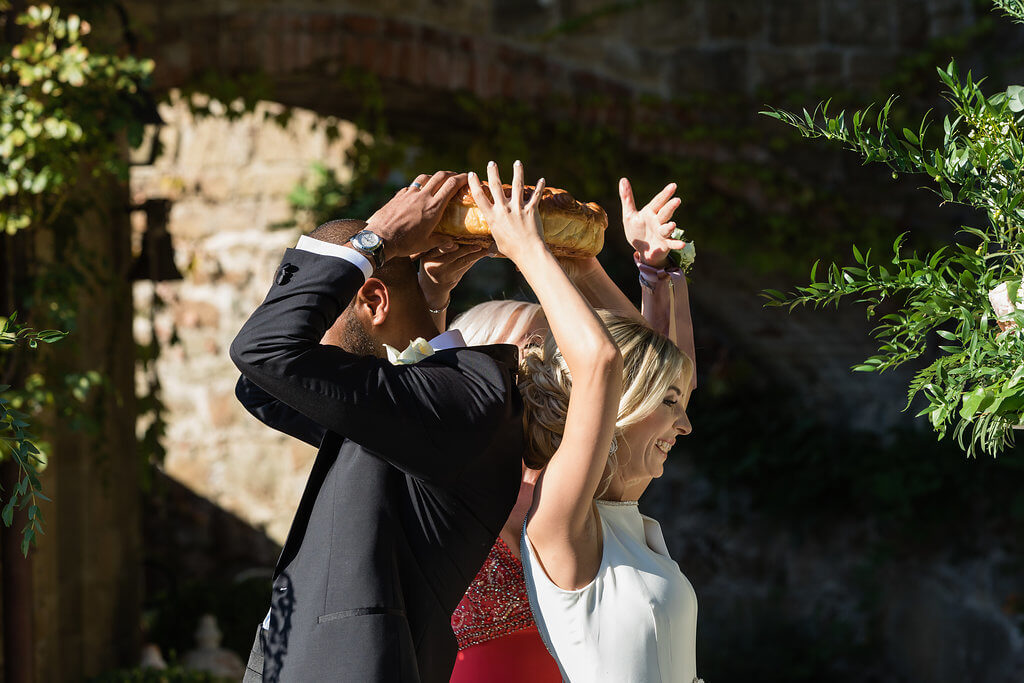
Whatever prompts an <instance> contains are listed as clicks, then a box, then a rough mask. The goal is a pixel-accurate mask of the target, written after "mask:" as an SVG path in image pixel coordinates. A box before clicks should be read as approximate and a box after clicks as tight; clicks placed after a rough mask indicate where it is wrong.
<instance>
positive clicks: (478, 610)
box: [451, 538, 562, 683]
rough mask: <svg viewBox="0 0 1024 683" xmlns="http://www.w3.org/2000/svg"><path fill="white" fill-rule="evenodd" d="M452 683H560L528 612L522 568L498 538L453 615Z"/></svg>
mask: <svg viewBox="0 0 1024 683" xmlns="http://www.w3.org/2000/svg"><path fill="white" fill-rule="evenodd" d="M452 631H454V633H455V638H456V639H457V640H458V641H459V654H458V657H457V658H456V660H455V668H454V669H453V670H452V678H451V683H520V682H521V681H529V682H530V683H549V682H550V683H559V682H560V681H561V680H562V676H561V674H560V673H559V672H558V665H557V664H555V660H554V659H552V658H551V655H550V654H548V651H547V648H546V647H544V643H543V641H541V639H540V635H539V634H538V633H537V626H536V624H534V621H533V614H532V613H531V612H530V601H529V599H528V598H527V597H526V584H525V582H524V580H523V565H522V563H521V562H520V561H519V558H517V557H516V556H515V555H513V554H512V551H511V550H510V549H509V547H508V546H507V545H506V544H505V542H504V541H502V540H501V539H500V538H499V539H498V540H497V542H496V543H495V544H494V547H492V548H491V553H490V554H489V555H488V556H487V560H486V561H485V562H484V565H483V567H481V568H480V571H479V572H478V573H477V575H476V578H474V579H473V583H471V584H469V588H468V589H467V590H466V594H465V595H464V596H463V597H462V601H461V602H460V603H459V606H458V607H457V608H455V612H454V613H453V614H452Z"/></svg>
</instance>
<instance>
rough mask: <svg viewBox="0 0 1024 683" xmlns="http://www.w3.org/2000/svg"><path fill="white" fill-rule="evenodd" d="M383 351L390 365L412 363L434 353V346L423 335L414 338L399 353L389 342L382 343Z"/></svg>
mask: <svg viewBox="0 0 1024 683" xmlns="http://www.w3.org/2000/svg"><path fill="white" fill-rule="evenodd" d="M384 351H386V352H387V354H388V362H389V363H391V364H392V365H412V364H413V363H419V362H420V361H421V360H423V359H424V358H427V357H428V356H433V355H434V348H433V347H432V346H431V345H430V344H429V343H428V342H427V340H426V339H424V338H423V337H417V338H416V339H414V340H413V341H412V343H411V344H409V346H407V347H405V350H404V351H402V352H401V353H399V351H398V349H396V348H395V347H394V346H391V345H389V344H385V345H384Z"/></svg>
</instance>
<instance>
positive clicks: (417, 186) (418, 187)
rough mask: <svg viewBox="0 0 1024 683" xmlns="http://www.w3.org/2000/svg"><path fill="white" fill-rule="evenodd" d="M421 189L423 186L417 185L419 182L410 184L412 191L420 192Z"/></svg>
mask: <svg viewBox="0 0 1024 683" xmlns="http://www.w3.org/2000/svg"><path fill="white" fill-rule="evenodd" d="M421 187H423V186H422V185H420V184H419V183H417V182H416V181H415V180H414V181H412V183H410V184H409V189H410V190H418V189H420V188H421Z"/></svg>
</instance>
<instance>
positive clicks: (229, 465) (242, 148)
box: [131, 100, 355, 543]
mask: <svg viewBox="0 0 1024 683" xmlns="http://www.w3.org/2000/svg"><path fill="white" fill-rule="evenodd" d="M280 109H281V108H280V107H277V106H276V105H271V104H261V105H260V106H259V107H257V109H256V111H255V112H253V113H251V114H247V115H245V116H242V117H241V118H238V119H237V120H234V121H231V120H228V119H227V118H223V117H213V118H205V119H202V120H196V119H195V118H193V116H192V115H191V114H190V113H189V108H188V107H187V106H186V105H185V103H184V102H182V101H180V100H175V103H174V104H171V105H163V106H161V108H160V114H161V116H162V118H163V119H164V121H165V125H164V126H163V127H161V129H160V131H159V139H160V142H161V143H162V146H163V151H162V152H161V153H160V155H159V156H158V157H157V159H156V160H155V161H154V162H153V163H152V164H141V165H137V166H135V167H134V168H133V169H132V174H131V191H132V196H133V200H134V202H135V203H136V204H139V203H141V202H142V201H143V200H145V199H151V198H167V199H170V200H172V201H173V208H172V210H171V213H170V223H169V226H168V229H169V232H170V233H171V236H172V240H173V243H174V251H175V261H176V264H177V267H178V269H179V270H180V272H181V273H182V275H183V276H184V279H183V280H180V281H168V282H161V283H157V284H156V285H155V286H154V285H153V283H151V282H149V281H141V282H138V283H136V285H135V302H136V318H135V332H136V338H137V340H139V341H140V342H142V343H147V342H148V341H149V339H150V335H151V334H152V333H154V332H155V334H156V336H157V339H158V340H159V343H160V347H161V352H160V357H159V360H158V362H157V365H156V367H157V373H158V377H159V382H160V386H161V390H160V394H161V397H162V400H163V402H164V404H165V405H166V407H167V412H166V415H165V419H166V421H167V433H166V437H165V439H164V445H165V447H166V449H167V456H166V460H165V462H164V469H165V471H166V472H167V474H169V475H170V476H171V477H173V478H175V479H177V480H179V481H181V482H183V483H185V484H186V485H188V486H189V487H190V488H192V489H193V490H194V491H196V492H197V493H199V494H201V495H203V496H205V497H207V498H209V499H210V500H212V501H214V502H216V503H217V504H218V505H220V506H221V507H223V508H225V509H226V510H228V511H230V512H233V513H234V514H236V515H238V516H239V517H241V518H242V519H244V520H245V521H246V522H248V523H249V524H252V525H254V526H256V527H259V528H263V529H265V531H266V532H267V534H268V535H269V536H270V537H271V538H272V539H274V540H275V541H277V542H278V543H282V542H283V541H284V538H285V535H286V534H287V531H288V525H289V523H290V521H291V516H292V513H293V512H294V508H295V506H296V505H297V503H298V499H299V496H300V494H301V491H302V486H303V484H304V482H305V478H306V474H307V472H308V467H309V465H310V464H311V462H312V456H313V455H314V453H315V452H314V449H312V448H310V447H308V446H306V445H305V444H302V443H300V442H297V441H296V440H294V439H290V438H287V437H285V436H283V435H280V434H277V433H275V432H273V431H271V430H270V429H267V428H266V427H264V426H263V425H261V424H259V423H258V422H257V421H256V420H255V419H254V418H252V417H251V416H249V414H248V413H246V412H245V411H244V410H243V409H242V408H241V406H240V405H239V404H238V402H237V401H236V400H235V397H234V386H235V381H236V380H237V378H238V373H237V371H236V370H235V368H234V365H233V364H232V363H231V361H230V359H229V358H228V355H227V349H228V345H229V344H230V343H231V340H232V339H233V338H234V335H235V333H236V332H237V331H238V329H239V327H241V325H242V323H243V322H244V321H245V319H246V318H247V317H248V315H249V314H250V313H251V312H252V311H253V309H255V308H256V306H257V305H258V304H259V302H260V301H261V300H262V299H263V296H264V295H265V294H266V291H267V289H268V288H269V287H270V282H271V278H272V276H273V273H274V271H275V268H276V267H277V264H278V262H279V260H280V258H281V256H282V253H283V251H284V249H285V248H286V247H290V246H294V244H295V241H296V239H297V238H298V235H299V234H300V232H301V230H302V227H292V228H284V229H271V228H270V226H271V225H272V224H275V223H281V222H283V221H286V220H288V219H290V218H291V217H292V212H291V208H290V205H289V202H288V199H287V196H288V193H289V192H290V191H291V189H292V188H293V187H294V186H295V185H296V183H298V182H300V181H301V180H302V179H303V178H304V176H306V174H307V173H308V172H309V168H310V164H311V163H312V162H314V161H317V162H322V163H324V164H325V165H327V166H328V167H330V168H333V169H335V170H336V171H337V172H338V174H339V177H340V178H343V179H344V178H346V177H347V174H348V173H349V172H350V169H349V168H348V167H347V166H346V161H345V150H346V149H347V148H348V146H349V145H350V144H351V141H352V139H353V136H354V135H355V130H354V128H353V127H352V126H350V125H347V124H345V125H343V126H342V135H341V137H340V138H339V139H337V140H335V141H334V142H331V141H329V140H328V137H327V134H326V133H325V128H324V125H323V124H325V123H327V121H326V120H324V119H319V118H318V117H317V116H316V115H314V114H313V113H311V112H308V111H302V110H299V111H296V112H295V113H294V115H293V117H292V118H291V121H290V122H289V123H288V125H287V126H286V127H281V126H280V125H279V124H277V123H275V122H274V121H272V120H265V114H275V113H278V112H279V111H280ZM316 124H321V125H320V126H319V127H317V125H316ZM147 153H148V150H146V149H143V150H140V151H139V152H138V153H137V156H138V157H145V156H146V155H147ZM134 218H135V225H134V229H135V232H136V238H137V239H136V242H137V243H138V242H139V241H140V240H139V236H140V233H141V232H142V230H143V229H144V225H145V219H144V214H142V213H141V212H136V213H135V214H134ZM303 227H305V228H306V229H307V230H308V226H303ZM154 297H156V298H157V300H158V301H157V307H156V309H155V311H154V309H153V301H154ZM154 312H155V316H154V319H153V323H152V324H150V315H151V313H154ZM140 384H144V378H143V377H140ZM140 388H141V389H143V390H144V386H140Z"/></svg>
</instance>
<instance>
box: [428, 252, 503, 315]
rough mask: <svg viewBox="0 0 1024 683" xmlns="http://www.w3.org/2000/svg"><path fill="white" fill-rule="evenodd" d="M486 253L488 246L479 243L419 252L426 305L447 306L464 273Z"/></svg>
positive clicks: (432, 306) (438, 307) (436, 308)
mask: <svg viewBox="0 0 1024 683" xmlns="http://www.w3.org/2000/svg"><path fill="white" fill-rule="evenodd" d="M487 254H488V252H487V249H485V248H484V247H481V246H478V245H476V244H455V243H450V244H442V245H441V246H439V247H435V248H433V249H431V250H430V251H426V252H423V253H422V254H420V255H419V258H420V272H419V281H420V289H421V290H422V291H423V298H425V299H426V300H427V306H429V307H430V308H432V309H435V310H439V309H443V308H445V307H446V306H447V305H448V302H449V300H450V297H451V293H452V290H453V289H455V286H456V285H458V284H459V281H460V280H462V276H463V275H465V274H466V272H467V271H468V270H469V269H470V268H471V267H472V266H473V264H474V263H476V262H477V261H479V260H480V259H482V258H483V257H485V256H487Z"/></svg>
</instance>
